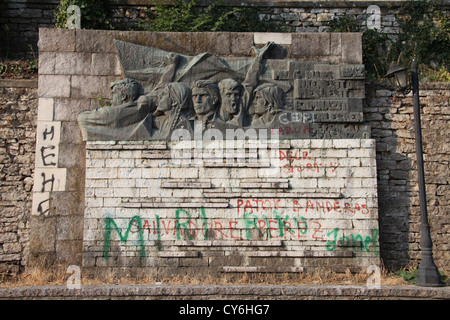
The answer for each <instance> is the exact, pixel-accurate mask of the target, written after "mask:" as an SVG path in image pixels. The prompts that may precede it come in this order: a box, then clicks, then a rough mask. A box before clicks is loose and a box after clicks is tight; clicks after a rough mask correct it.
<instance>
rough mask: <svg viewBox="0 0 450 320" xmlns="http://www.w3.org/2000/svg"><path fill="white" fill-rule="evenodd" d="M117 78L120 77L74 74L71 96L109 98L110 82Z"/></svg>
mask: <svg viewBox="0 0 450 320" xmlns="http://www.w3.org/2000/svg"><path fill="white" fill-rule="evenodd" d="M117 79H118V77H104V76H81V75H74V76H72V84H71V97H72V98H93V99H99V98H102V99H109V97H110V90H111V89H110V84H111V82H113V81H115V80H117Z"/></svg>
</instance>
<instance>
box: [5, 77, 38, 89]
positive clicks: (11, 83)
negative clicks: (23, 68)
mask: <svg viewBox="0 0 450 320" xmlns="http://www.w3.org/2000/svg"><path fill="white" fill-rule="evenodd" d="M37 87H38V79H0V88H37Z"/></svg>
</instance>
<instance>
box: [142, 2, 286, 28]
mask: <svg viewBox="0 0 450 320" xmlns="http://www.w3.org/2000/svg"><path fill="white" fill-rule="evenodd" d="M223 3H224V1H223V0H221V1H216V2H214V3H213V4H211V5H209V6H208V7H203V8H202V7H200V6H199V5H197V3H196V1H195V0H190V1H189V2H188V1H183V0H176V1H175V2H171V3H169V2H162V3H156V4H155V7H154V9H153V10H152V9H149V11H148V13H149V18H148V19H147V21H146V22H144V23H138V26H139V27H140V28H142V29H143V30H147V31H169V32H202V31H235V32H246V31H248V32H269V31H272V32H273V31H278V32H280V31H282V30H284V29H280V28H281V27H283V21H271V20H269V19H267V18H266V19H261V18H260V16H259V13H258V10H257V9H254V8H250V7H243V8H238V9H232V8H230V7H227V6H224V5H223Z"/></svg>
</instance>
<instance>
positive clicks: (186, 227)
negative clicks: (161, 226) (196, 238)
mask: <svg viewBox="0 0 450 320" xmlns="http://www.w3.org/2000/svg"><path fill="white" fill-rule="evenodd" d="M180 213H185V214H186V215H187V216H188V220H187V222H184V223H180ZM175 220H176V224H177V240H181V234H182V231H181V228H183V229H184V232H186V233H187V236H188V238H189V240H192V237H191V233H190V232H189V222H191V215H190V214H189V212H187V211H186V210H184V209H177V210H176V211H175Z"/></svg>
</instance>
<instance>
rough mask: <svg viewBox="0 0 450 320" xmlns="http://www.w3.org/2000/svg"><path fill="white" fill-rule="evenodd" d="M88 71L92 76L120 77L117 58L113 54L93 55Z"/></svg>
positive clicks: (119, 66) (120, 69)
mask: <svg viewBox="0 0 450 320" xmlns="http://www.w3.org/2000/svg"><path fill="white" fill-rule="evenodd" d="M90 71H91V75H93V76H122V67H121V65H120V61H119V57H118V56H117V54H114V53H93V54H92V65H91V68H90Z"/></svg>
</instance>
